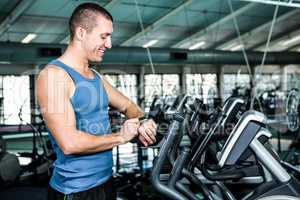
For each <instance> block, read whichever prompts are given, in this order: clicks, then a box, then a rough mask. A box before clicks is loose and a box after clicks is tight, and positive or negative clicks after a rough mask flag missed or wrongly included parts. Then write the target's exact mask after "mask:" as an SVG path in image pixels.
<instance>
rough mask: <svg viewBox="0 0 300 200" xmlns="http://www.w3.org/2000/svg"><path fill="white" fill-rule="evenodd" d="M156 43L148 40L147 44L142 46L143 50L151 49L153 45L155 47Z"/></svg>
mask: <svg viewBox="0 0 300 200" xmlns="http://www.w3.org/2000/svg"><path fill="white" fill-rule="evenodd" d="M157 42H158V40H150V41H149V42H147V43H146V44H144V45H143V47H144V48H148V47H151V46H153V45H155V44H156V43H157Z"/></svg>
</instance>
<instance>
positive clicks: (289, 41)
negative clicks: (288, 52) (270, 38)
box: [280, 35, 300, 46]
mask: <svg viewBox="0 0 300 200" xmlns="http://www.w3.org/2000/svg"><path fill="white" fill-rule="evenodd" d="M298 40H300V35H298V36H296V37H293V38H290V39H288V40H285V41H283V42H281V43H280V44H281V45H283V46H288V45H289V44H291V43H293V42H296V41H298Z"/></svg>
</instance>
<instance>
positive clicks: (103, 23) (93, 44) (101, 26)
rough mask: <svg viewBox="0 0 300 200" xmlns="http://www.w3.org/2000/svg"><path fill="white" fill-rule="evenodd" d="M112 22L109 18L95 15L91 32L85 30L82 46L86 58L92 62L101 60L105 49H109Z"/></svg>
mask: <svg viewBox="0 0 300 200" xmlns="http://www.w3.org/2000/svg"><path fill="white" fill-rule="evenodd" d="M112 32H113V24H112V22H111V21H110V20H109V19H106V18H105V17H103V16H101V15H97V16H96V26H95V27H94V28H93V29H92V31H91V32H87V34H86V37H85V39H84V41H83V47H84V49H85V51H86V54H87V59H88V60H89V61H92V62H101V61H102V59H103V56H104V52H105V50H106V49H110V48H111V46H112V44H111V36H112Z"/></svg>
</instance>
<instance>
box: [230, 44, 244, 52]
mask: <svg viewBox="0 0 300 200" xmlns="http://www.w3.org/2000/svg"><path fill="white" fill-rule="evenodd" d="M243 47H244V45H243V44H238V45H236V46H234V47H231V48H230V49H229V50H230V51H236V50H240V49H241V48H243Z"/></svg>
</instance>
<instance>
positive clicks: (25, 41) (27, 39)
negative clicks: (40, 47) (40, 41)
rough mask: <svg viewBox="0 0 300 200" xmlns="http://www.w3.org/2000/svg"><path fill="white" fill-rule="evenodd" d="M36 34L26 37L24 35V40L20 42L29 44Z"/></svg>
mask: <svg viewBox="0 0 300 200" xmlns="http://www.w3.org/2000/svg"><path fill="white" fill-rule="evenodd" d="M36 36H37V35H36V34H34V33H29V34H28V35H26V37H24V39H23V40H22V41H21V42H22V43H24V44H27V43H29V42H31V41H32V40H33V39H34V38H36Z"/></svg>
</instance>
